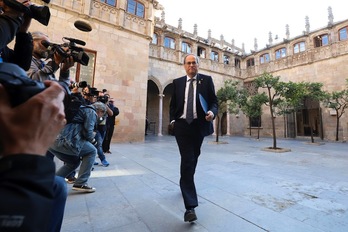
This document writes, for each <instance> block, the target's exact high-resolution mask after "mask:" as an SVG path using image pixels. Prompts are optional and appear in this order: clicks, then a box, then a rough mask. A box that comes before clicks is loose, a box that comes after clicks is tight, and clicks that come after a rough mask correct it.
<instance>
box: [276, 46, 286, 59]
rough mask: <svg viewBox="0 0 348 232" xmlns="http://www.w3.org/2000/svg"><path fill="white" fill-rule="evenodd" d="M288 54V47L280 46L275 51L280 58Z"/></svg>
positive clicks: (277, 57)
mask: <svg viewBox="0 0 348 232" xmlns="http://www.w3.org/2000/svg"><path fill="white" fill-rule="evenodd" d="M285 56H286V48H280V49H278V50H277V51H276V52H275V58H276V59H280V58H283V57H285Z"/></svg>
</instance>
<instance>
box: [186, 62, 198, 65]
mask: <svg viewBox="0 0 348 232" xmlns="http://www.w3.org/2000/svg"><path fill="white" fill-rule="evenodd" d="M186 64H187V65H188V66H190V65H191V64H192V65H196V64H197V63H196V61H192V62H186Z"/></svg>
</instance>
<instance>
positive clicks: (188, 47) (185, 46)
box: [181, 42, 191, 54]
mask: <svg viewBox="0 0 348 232" xmlns="http://www.w3.org/2000/svg"><path fill="white" fill-rule="evenodd" d="M181 51H182V52H185V53H188V54H189V53H191V45H190V44H188V43H186V42H182V43H181Z"/></svg>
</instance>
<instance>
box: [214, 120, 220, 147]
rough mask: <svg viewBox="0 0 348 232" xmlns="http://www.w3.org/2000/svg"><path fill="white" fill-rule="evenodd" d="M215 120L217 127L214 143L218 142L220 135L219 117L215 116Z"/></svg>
mask: <svg viewBox="0 0 348 232" xmlns="http://www.w3.org/2000/svg"><path fill="white" fill-rule="evenodd" d="M216 119H217V125H216V140H215V142H217V143H218V142H219V134H220V116H219V115H216Z"/></svg>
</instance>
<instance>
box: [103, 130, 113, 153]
mask: <svg viewBox="0 0 348 232" xmlns="http://www.w3.org/2000/svg"><path fill="white" fill-rule="evenodd" d="M114 129H115V126H114V125H111V126H108V127H106V132H105V137H104V140H103V152H104V153H105V152H107V151H109V150H110V143H111V139H112V135H113V134H114Z"/></svg>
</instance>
